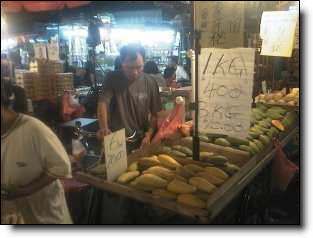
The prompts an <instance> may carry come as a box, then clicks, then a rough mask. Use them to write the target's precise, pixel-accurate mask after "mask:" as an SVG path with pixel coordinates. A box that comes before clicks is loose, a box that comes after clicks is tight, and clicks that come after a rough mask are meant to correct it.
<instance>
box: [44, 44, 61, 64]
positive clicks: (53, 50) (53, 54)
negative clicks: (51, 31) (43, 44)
mask: <svg viewBox="0 0 313 238" xmlns="http://www.w3.org/2000/svg"><path fill="white" fill-rule="evenodd" d="M47 49H48V57H49V60H53V61H58V60H60V57H59V44H58V42H51V43H50V44H48V45H47Z"/></svg>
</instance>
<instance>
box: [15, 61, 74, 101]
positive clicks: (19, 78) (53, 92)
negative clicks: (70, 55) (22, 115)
mask: <svg viewBox="0 0 313 238" xmlns="http://www.w3.org/2000/svg"><path fill="white" fill-rule="evenodd" d="M62 72H63V64H62V63H61V62H59V61H47V60H37V61H36V62H35V63H32V64H30V71H20V72H19V73H17V74H16V79H15V80H16V83H17V84H18V85H19V86H21V87H23V88H25V90H26V94H27V97H28V98H30V99H31V100H32V101H40V100H46V99H47V100H51V101H55V99H56V96H58V95H59V94H60V92H61V91H62V90H63V92H64V89H63V88H65V89H66V88H70V89H72V88H73V76H72V74H70V75H71V76H64V77H63V76H62V75H63V74H62ZM59 74H60V75H61V76H59ZM59 78H60V79H59ZM63 78H65V80H64V82H65V85H63V84H62V83H59V82H60V81H62V79H63ZM68 78H70V79H68ZM61 95H63V93H62V94H61Z"/></svg>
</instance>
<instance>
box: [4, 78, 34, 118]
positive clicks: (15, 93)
mask: <svg viewBox="0 0 313 238" xmlns="http://www.w3.org/2000/svg"><path fill="white" fill-rule="evenodd" d="M4 84H6V88H7V94H8V95H11V98H12V99H14V100H12V101H11V102H12V103H11V105H9V106H10V107H11V108H12V110H13V111H15V112H17V113H24V114H27V113H30V109H29V108H28V104H27V97H26V91H25V89H24V88H22V87H20V86H18V85H13V84H12V81H11V80H4Z"/></svg>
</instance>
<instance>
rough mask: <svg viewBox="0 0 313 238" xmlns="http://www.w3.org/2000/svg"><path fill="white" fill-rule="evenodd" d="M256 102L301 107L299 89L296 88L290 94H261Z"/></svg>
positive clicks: (281, 92)
mask: <svg viewBox="0 0 313 238" xmlns="http://www.w3.org/2000/svg"><path fill="white" fill-rule="evenodd" d="M255 101H256V102H259V103H265V104H275V105H286V106H297V107H298V106H299V88H294V89H292V90H291V92H290V93H289V94H287V95H286V94H285V93H284V92H283V91H280V92H276V93H269V94H260V95H258V96H257V97H256V98H255Z"/></svg>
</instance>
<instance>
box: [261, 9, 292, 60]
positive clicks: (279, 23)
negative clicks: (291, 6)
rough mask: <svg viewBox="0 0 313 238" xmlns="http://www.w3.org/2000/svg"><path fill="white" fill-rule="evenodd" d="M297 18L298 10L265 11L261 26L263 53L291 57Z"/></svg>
mask: <svg viewBox="0 0 313 238" xmlns="http://www.w3.org/2000/svg"><path fill="white" fill-rule="evenodd" d="M297 19H298V12H297V11H273V12H263V14H262V20H261V26H260V37H261V38H262V50H261V55H267V56H281V57H291V55H292V49H293V46H294V45H293V44H294V38H295V32H296V24H297Z"/></svg>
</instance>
